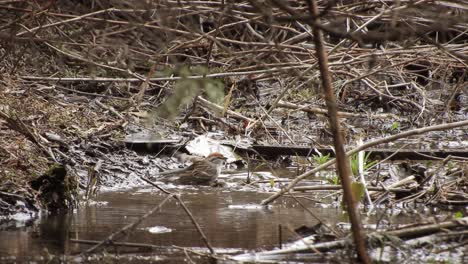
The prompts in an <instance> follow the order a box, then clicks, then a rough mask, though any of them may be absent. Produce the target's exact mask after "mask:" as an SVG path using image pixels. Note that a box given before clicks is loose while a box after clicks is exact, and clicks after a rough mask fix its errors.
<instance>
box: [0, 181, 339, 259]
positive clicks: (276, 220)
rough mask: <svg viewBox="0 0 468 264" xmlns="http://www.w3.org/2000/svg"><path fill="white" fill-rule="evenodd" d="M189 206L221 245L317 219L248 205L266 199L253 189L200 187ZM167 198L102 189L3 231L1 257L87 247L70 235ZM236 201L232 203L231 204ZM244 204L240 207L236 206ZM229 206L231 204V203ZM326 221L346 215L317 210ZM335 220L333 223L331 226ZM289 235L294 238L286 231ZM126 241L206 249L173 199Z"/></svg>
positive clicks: (91, 232) (107, 227)
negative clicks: (92, 198) (85, 200)
mask: <svg viewBox="0 0 468 264" xmlns="http://www.w3.org/2000/svg"><path fill="white" fill-rule="evenodd" d="M181 197H182V199H183V200H184V201H185V202H186V204H187V206H188V208H189V209H190V210H191V211H192V213H193V215H194V217H195V218H196V220H197V221H198V223H199V224H200V226H201V227H202V229H203V230H204V232H205V233H206V235H207V237H208V239H209V241H210V242H211V244H212V245H213V246H214V247H215V248H217V249H221V248H224V249H238V250H248V249H258V248H272V247H274V246H277V244H278V225H279V224H282V225H283V226H286V225H289V226H291V227H292V228H296V227H298V226H301V225H304V224H308V225H313V224H315V223H316V222H317V221H316V220H315V219H313V218H312V217H311V216H310V215H309V214H308V213H307V212H305V211H304V210H303V209H301V208H300V207H292V206H290V205H289V204H288V203H285V202H281V201H279V203H277V205H275V206H271V207H268V208H261V207H258V206H254V207H253V206H244V205H248V204H252V203H258V202H259V201H261V199H264V198H266V197H267V195H265V194H258V193H255V192H223V191H221V190H212V189H209V188H202V189H198V190H191V191H188V192H184V193H182V195H181ZM164 198H165V195H163V194H161V193H159V192H157V191H155V190H154V189H135V190H130V191H125V192H108V193H102V194H101V195H100V196H99V197H98V200H99V201H103V202H105V203H103V204H101V205H97V204H95V205H88V206H83V207H82V208H80V209H79V210H77V211H76V212H74V213H70V214H67V215H56V216H43V217H42V218H40V219H39V220H37V221H35V222H30V223H28V225H27V226H24V227H21V228H14V229H13V230H11V229H12V228H10V230H9V229H2V231H0V236H1V238H2V239H1V240H0V256H2V257H4V256H21V257H24V256H38V255H46V254H47V253H46V251H45V249H47V252H49V253H51V254H75V253H78V252H81V251H82V250H84V249H86V248H87V247H89V246H87V245H80V244H76V243H71V242H70V239H82V240H102V239H104V238H106V237H107V236H108V235H109V234H111V233H112V232H115V231H116V230H119V229H120V228H122V227H123V226H125V225H126V224H128V223H131V222H133V221H135V220H137V219H138V218H139V217H141V216H142V215H143V214H145V213H146V212H147V211H148V210H150V209H151V208H153V207H154V206H155V205H157V204H158V203H159V202H160V201H162V200H163V199H164ZM233 205H234V206H233ZM237 205H240V206H237ZM230 206H231V207H230ZM315 213H317V214H318V215H319V216H320V217H323V218H324V219H328V220H330V219H336V221H340V220H341V219H342V214H341V210H339V209H316V210H315ZM333 222H334V221H333V220H332V221H331V223H332V224H333ZM155 226H159V227H165V228H168V229H171V230H172V232H166V233H151V232H149V231H148V228H151V227H155ZM283 237H284V238H285V239H287V238H289V237H293V235H291V234H289V233H288V232H287V231H284V232H283ZM124 241H129V242H139V243H149V244H153V245H158V246H172V245H177V246H181V247H204V244H203V242H202V241H201V239H200V236H199V234H198V233H197V231H196V229H195V227H194V226H193V224H192V223H191V221H190V219H189V218H188V217H187V216H186V214H185V212H184V211H183V210H182V209H181V207H180V206H179V205H178V204H177V202H176V201H175V200H172V201H170V202H168V203H166V205H164V206H163V208H162V211H161V212H159V213H155V214H154V215H153V216H151V217H149V218H148V219H146V220H145V221H144V222H143V223H142V224H140V225H139V226H138V228H137V230H135V231H134V232H133V233H132V234H131V235H129V236H128V237H127V238H126V239H124Z"/></svg>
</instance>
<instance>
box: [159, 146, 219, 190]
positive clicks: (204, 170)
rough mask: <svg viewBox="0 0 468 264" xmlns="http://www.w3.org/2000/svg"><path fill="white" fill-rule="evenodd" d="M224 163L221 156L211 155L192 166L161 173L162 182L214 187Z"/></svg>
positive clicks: (217, 153)
mask: <svg viewBox="0 0 468 264" xmlns="http://www.w3.org/2000/svg"><path fill="white" fill-rule="evenodd" d="M225 161H226V158H225V157H224V156H223V154H221V153H219V152H214V153H211V154H210V155H209V156H208V157H206V158H205V159H200V160H195V161H194V162H193V163H192V165H190V166H189V167H187V168H184V169H181V170H177V171H167V172H162V173H161V174H160V175H161V176H162V178H159V180H161V181H163V182H172V183H175V184H183V185H210V186H213V185H216V183H217V182H216V181H217V179H218V176H219V174H220V173H221V168H222V166H223V164H224V162H225Z"/></svg>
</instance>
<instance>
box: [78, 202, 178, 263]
mask: <svg viewBox="0 0 468 264" xmlns="http://www.w3.org/2000/svg"><path fill="white" fill-rule="evenodd" d="M172 196H174V194H172V193H171V194H168V195H167V196H166V198H164V200H163V201H162V202H160V203H159V204H158V205H157V206H155V207H153V209H151V210H150V211H149V212H148V213H146V214H144V215H143V216H142V217H140V218H138V219H137V220H136V221H135V222H133V223H130V224H128V225H126V226H124V227H123V228H122V229H120V230H119V231H117V232H114V233H112V234H111V235H110V236H108V237H107V238H106V239H104V240H103V241H101V242H100V243H98V244H96V245H95V246H92V247H91V248H89V249H87V250H86V251H85V252H84V253H81V255H83V254H89V253H91V252H93V251H95V250H96V249H98V248H100V247H102V246H104V245H108V244H111V243H112V242H113V240H114V239H119V238H120V237H119V236H120V235H124V234H125V233H127V231H129V230H131V229H133V228H135V227H136V226H137V225H139V224H140V223H141V222H143V220H145V219H146V218H148V217H149V216H150V215H152V214H154V213H155V212H157V211H159V210H161V207H162V206H163V205H164V204H165V203H166V202H167V201H169V199H170V198H171V197H172Z"/></svg>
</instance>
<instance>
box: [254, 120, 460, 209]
mask: <svg viewBox="0 0 468 264" xmlns="http://www.w3.org/2000/svg"><path fill="white" fill-rule="evenodd" d="M463 126H468V120H464V121H459V122H453V123H447V124H442V125H435V126H428V127H423V128H416V129H412V130H408V131H405V132H402V133H398V134H396V135H392V136H388V137H384V138H380V139H376V140H372V141H370V142H367V143H365V144H363V145H361V146H359V147H357V148H354V149H352V150H350V151H348V152H346V156H347V157H349V156H351V155H353V154H355V153H357V152H359V151H363V150H366V149H368V148H370V147H373V146H376V145H379V144H383V143H388V142H392V141H395V140H397V139H400V138H407V137H410V136H414V135H420V134H424V133H427V132H430V131H438V130H447V129H451V128H457V127H463ZM333 164H335V159H331V160H329V161H327V162H325V163H324V164H322V165H320V166H317V167H316V168H315V169H313V170H310V171H307V172H305V173H303V174H301V175H299V176H297V177H296V178H295V179H294V180H293V181H291V182H290V183H289V184H288V186H286V187H285V188H284V189H281V190H280V191H278V192H277V193H275V194H273V195H271V196H270V197H268V198H267V199H265V200H263V201H262V203H261V204H262V205H267V204H269V203H271V202H273V201H275V200H276V199H278V198H279V197H281V195H283V194H285V193H287V192H288V191H289V190H290V189H292V188H293V187H294V186H296V184H298V183H299V182H300V181H302V180H303V179H305V178H307V177H309V176H311V175H314V174H315V173H317V172H319V171H321V170H324V169H326V168H328V167H330V166H331V165H333Z"/></svg>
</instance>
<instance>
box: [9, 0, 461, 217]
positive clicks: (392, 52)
mask: <svg viewBox="0 0 468 264" xmlns="http://www.w3.org/2000/svg"><path fill="white" fill-rule="evenodd" d="M318 3H319V12H320V14H319V18H320V21H321V22H320V23H317V22H313V21H315V20H314V17H311V15H310V14H309V13H308V12H307V10H308V5H307V1H306V2H297V1H276V0H275V1H261V2H260V1H246V2H239V3H238V2H224V1H150V2H148V1H72V0H69V1H55V2H54V1H52V2H48V3H38V2H30V1H3V2H2V3H0V21H1V22H2V26H1V27H0V57H1V58H2V60H1V62H0V74H1V75H2V78H1V80H0V139H1V140H0V141H1V142H2V143H1V144H0V166H1V169H0V175H1V178H0V186H1V189H0V191H1V193H0V201H1V202H2V205H1V208H0V211H1V212H4V213H11V212H15V211H18V208H16V207H15V206H14V205H15V202H14V201H15V199H19V198H18V197H20V198H21V199H23V200H27V201H28V202H27V204H29V205H28V206H25V208H30V209H37V208H40V207H47V205H46V204H45V203H44V201H41V202H38V201H37V200H36V199H35V198H36V197H38V196H40V195H41V190H40V189H39V190H37V189H36V190H32V189H31V187H30V182H31V181H32V180H34V179H37V178H39V176H41V175H43V174H44V173H45V172H46V171H48V170H49V168H51V167H53V165H54V164H56V163H59V164H66V166H67V171H68V177H74V178H77V180H78V182H79V184H80V185H81V187H82V188H86V186H87V185H88V187H89V184H90V181H93V180H90V178H87V177H90V175H94V173H92V171H99V170H100V169H101V165H102V163H100V161H99V160H104V165H103V166H104V167H105V169H108V168H109V167H110V164H111V163H112V161H111V160H110V159H106V158H104V157H105V156H106V154H107V153H109V152H111V150H112V149H114V148H118V147H119V145H118V144H116V143H108V142H113V141H111V140H119V139H122V138H123V135H125V134H127V133H131V132H135V131H140V130H142V129H149V130H152V131H156V130H157V133H159V135H160V136H161V137H168V136H173V135H174V134H175V135H179V136H181V135H183V136H187V135H189V136H193V135H192V134H191V133H193V132H195V133H198V134H201V133H205V132H207V131H210V130H212V129H218V130H224V131H225V132H226V137H232V136H234V135H243V136H247V137H250V138H252V139H254V140H256V142H259V143H262V144H283V145H288V144H289V145H311V144H317V145H322V146H327V144H329V143H330V139H331V135H330V134H331V133H330V131H329V130H328V126H327V121H326V119H324V118H323V117H324V116H326V115H327V114H326V113H325V109H326V108H325V100H324V98H323V96H322V94H321V84H320V75H319V71H318V65H317V55H316V53H315V46H314V44H313V40H314V36H313V34H312V26H313V27H317V28H319V29H321V30H322V32H323V34H324V37H325V43H324V48H325V50H326V52H327V53H328V62H329V69H328V70H329V72H330V73H331V74H332V76H333V78H332V85H333V88H334V93H335V96H336V97H337V99H338V102H337V104H338V107H339V110H340V112H339V116H340V117H344V119H343V120H344V121H342V126H343V130H342V131H341V132H343V133H344V134H345V136H346V139H347V142H348V143H350V144H351V145H353V144H354V143H355V140H356V139H357V138H364V139H369V141H370V140H371V139H376V138H380V137H383V136H389V135H392V134H396V133H397V132H399V131H404V130H407V129H411V128H422V127H426V126H430V125H434V124H441V123H446V122H452V121H460V120H466V117H467V105H468V95H467V94H466V87H467V80H468V77H467V73H466V71H467V70H466V69H467V68H468V67H467V63H468V45H467V40H468V33H467V29H468V27H467V25H468V16H467V12H468V8H466V7H465V5H464V3H463V1H439V2H434V1H424V0H421V1H381V2H370V3H367V2H366V1H364V2H358V1H319V2H318ZM195 98H198V99H195ZM205 98H211V99H221V100H219V101H218V105H217V106H216V105H213V104H212V103H210V102H208V101H206V100H205ZM223 100H224V101H223ZM215 101H216V100H215ZM148 113H150V114H148ZM151 113H152V114H151ZM154 113H158V114H160V115H161V114H164V116H166V117H171V118H173V120H171V121H166V120H161V119H159V118H158V117H155V116H154ZM148 120H150V121H149V122H148ZM148 123H150V124H151V125H150V126H149V128H148V126H147V125H148ZM184 124H186V126H184ZM153 125H154V126H153ZM144 126H146V127H145V128H141V127H144ZM187 131H190V132H187ZM432 136H433V138H431V139H426V138H423V139H421V138H420V139H421V140H420V141H419V142H416V143H414V144H413V145H409V146H408V148H421V145H422V146H423V147H428V146H429V147H430V146H431V144H432V143H434V142H438V139H437V136H438V135H435V134H432ZM448 137H450V138H452V139H455V140H458V142H460V145H459V146H461V148H463V147H465V148H466V143H463V142H466V141H467V140H468V135H467V134H466V129H464V128H463V127H462V128H458V129H455V130H453V132H451V133H450V134H448ZM431 140H432V141H431ZM421 141H422V142H421ZM431 142H432V143H431ZM463 144H465V145H463ZM415 146H416V147H415ZM456 160H457V159H456ZM460 160H461V161H460ZM457 162H459V163H457V164H461V165H457V166H459V168H457V170H456V171H457V173H460V174H457V175H461V176H460V178H461V179H462V180H460V181H454V182H450V181H448V182H445V183H444V184H443V186H442V188H440V190H439V191H438V192H437V193H435V194H434V193H431V194H430V195H428V196H426V197H429V198H430V199H439V200H446V201H456V202H455V203H458V202H460V201H465V202H466V195H465V194H464V192H466V165H463V164H464V162H466V160H465V161H463V159H458V160H457ZM330 164H331V163H330ZM330 164H329V165H330ZM106 166H107V167H106ZM312 174H313V173H310V172H309V174H308V175H312ZM308 175H306V176H308ZM107 177H109V176H107ZM457 177H458V176H457ZM463 177H465V178H463ZM106 179H107V180H109V179H108V178H106V177H104V178H100V181H101V183H104V182H105V181H106ZM463 179H464V180H463ZM431 184H433V186H439V185H437V184H438V182H431ZM293 187H294V185H290V187H288V188H289V189H290V188H293ZM283 191H284V190H283ZM284 192H285V191H284ZM423 192H424V194H427V190H418V192H416V194H420V195H421V196H423ZM421 196H419V197H421ZM15 197H16V198H15ZM69 198H70V199H74V198H73V197H69ZM429 198H428V199H429ZM415 199H416V198H415ZM449 204H450V203H449ZM452 204H453V203H452ZM69 205H71V203H69V204H68V205H65V206H64V207H68V206H69Z"/></svg>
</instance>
